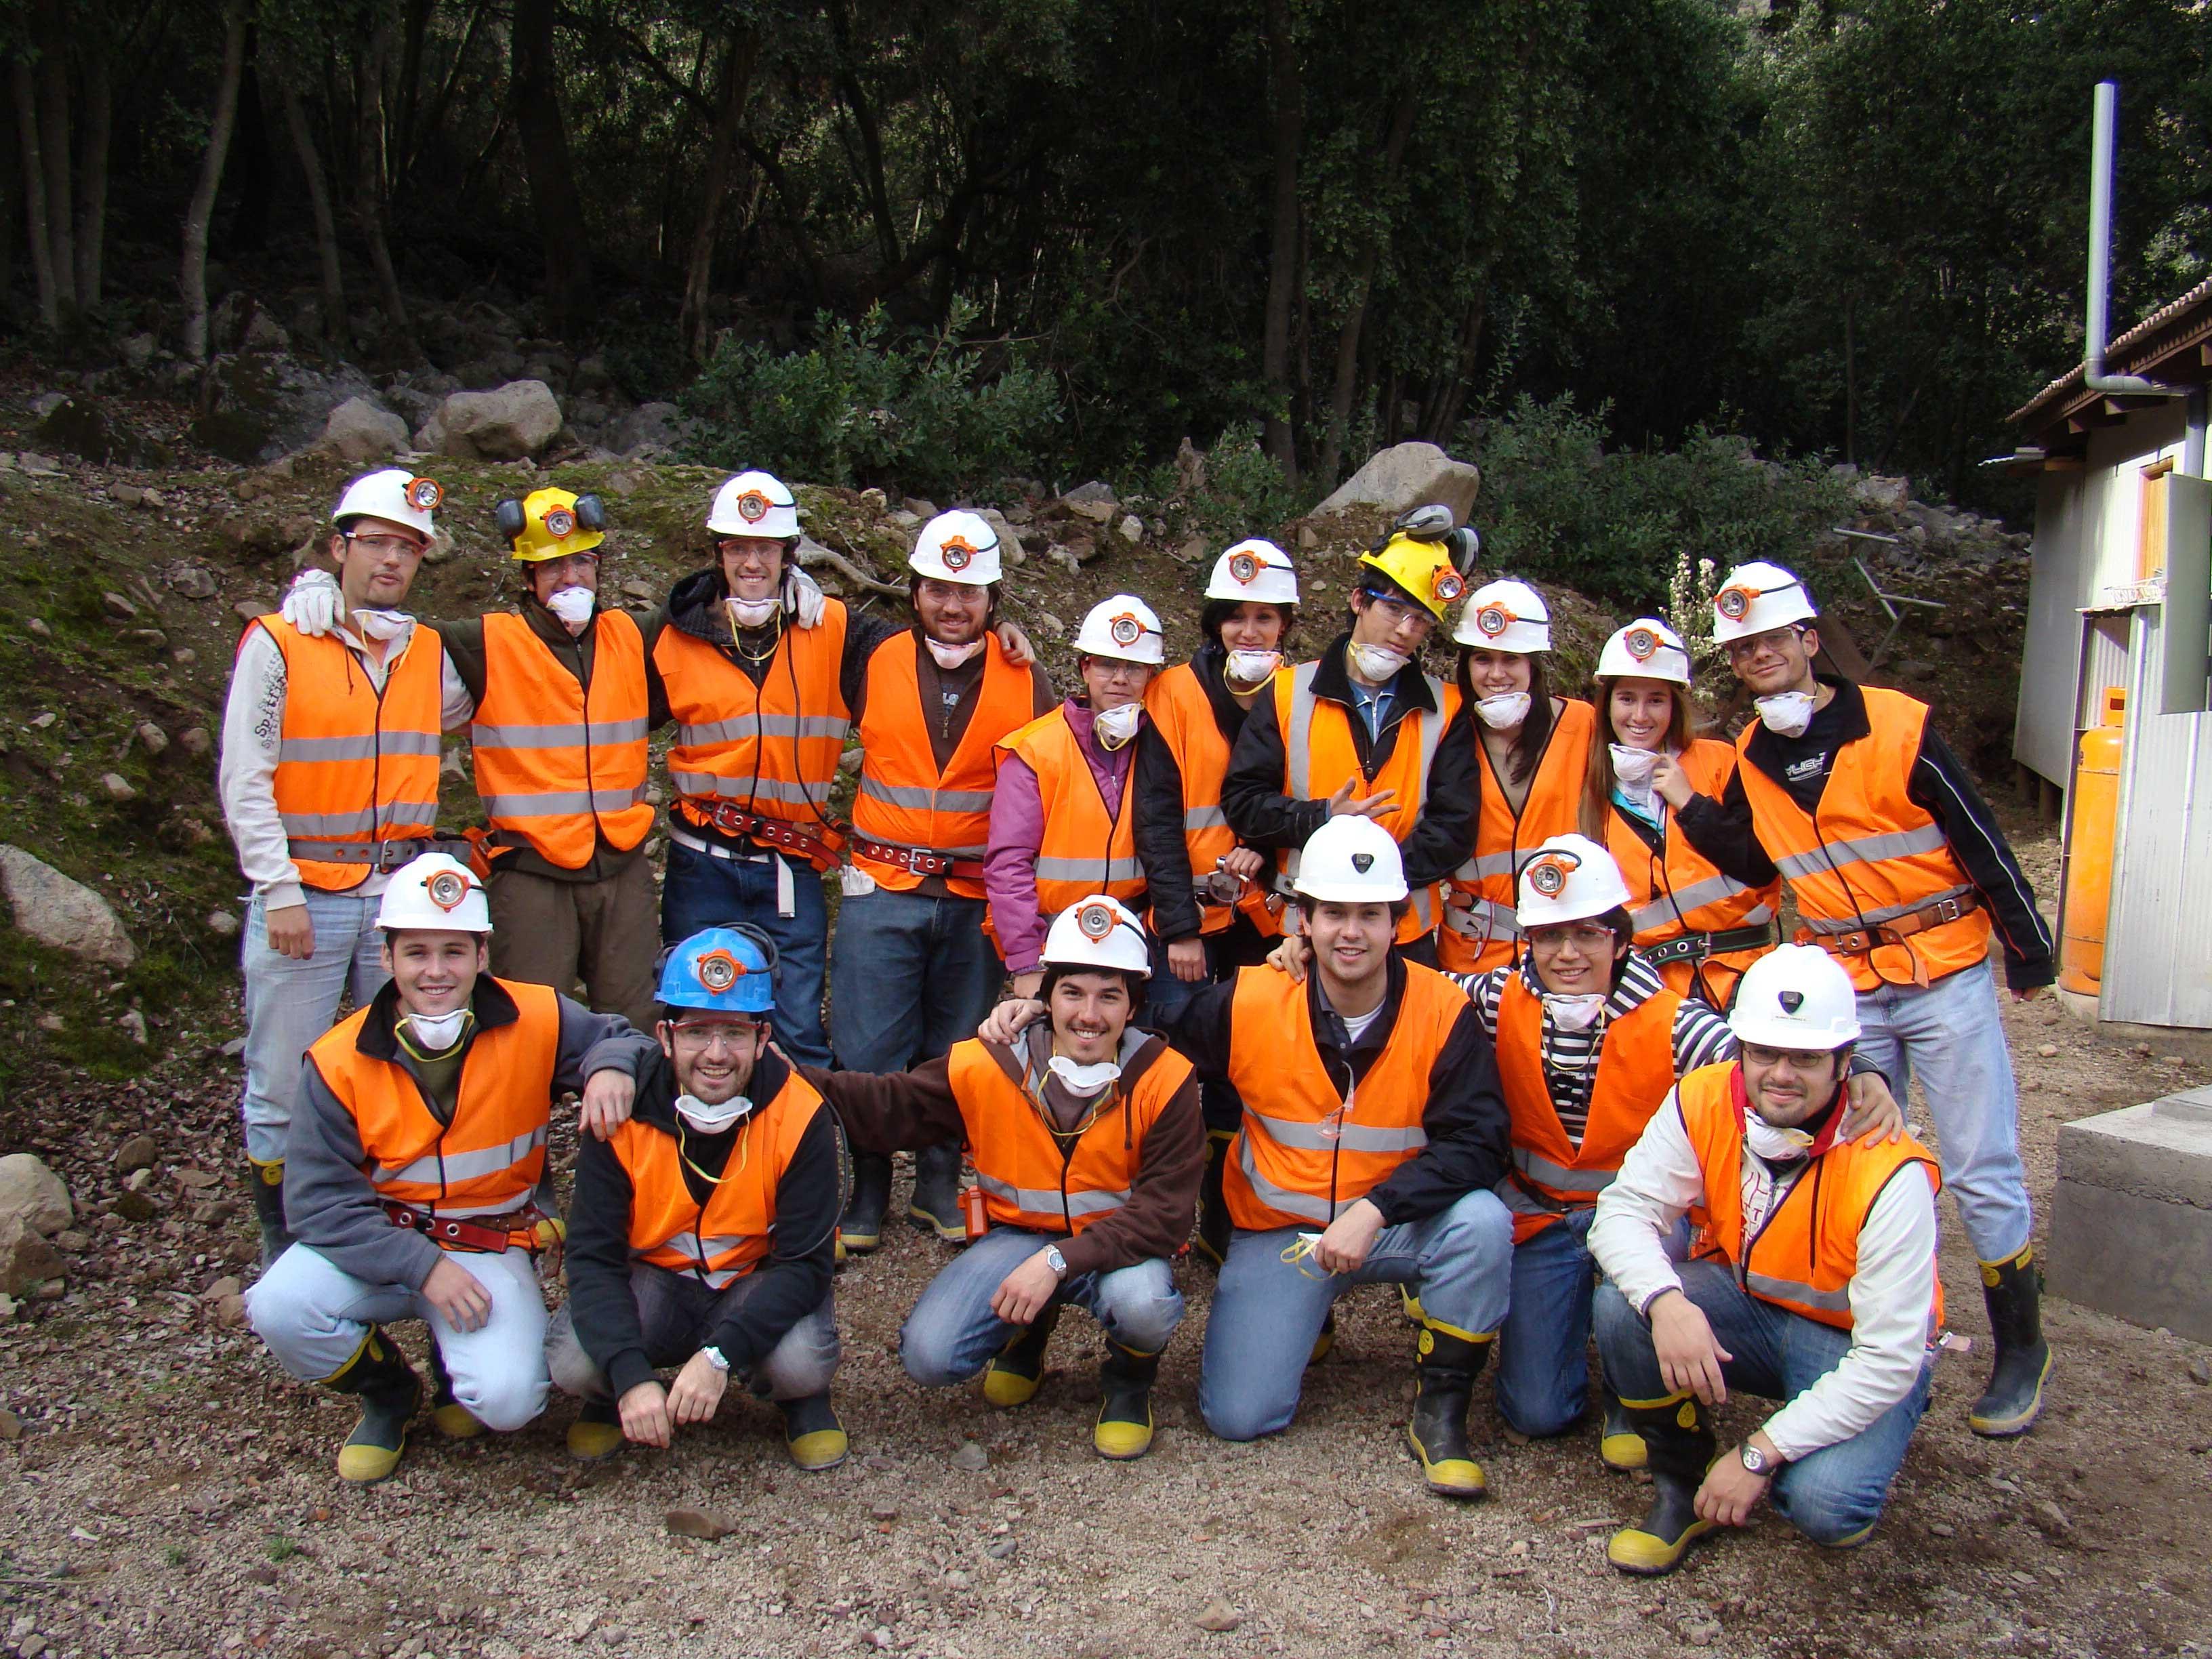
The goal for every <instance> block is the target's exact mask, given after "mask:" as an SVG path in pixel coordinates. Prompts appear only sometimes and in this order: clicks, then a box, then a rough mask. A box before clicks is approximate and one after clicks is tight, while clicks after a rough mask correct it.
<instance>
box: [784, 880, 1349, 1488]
mask: <svg viewBox="0 0 2212 1659" xmlns="http://www.w3.org/2000/svg"><path fill="white" fill-rule="evenodd" d="M1041 971H1042V975H1043V992H1044V999H1045V1000H1044V1002H1043V1003H1042V1005H1040V1004H1037V1003H1035V1002H1023V1003H1015V1004H1006V1005H1002V1006H1001V1010H1000V1013H999V1014H996V1015H994V1018H993V1022H992V1024H993V1025H994V1027H995V1026H996V1025H998V1024H999V1023H1000V1021H1001V1020H1002V1019H1005V1018H1007V1015H1008V1013H1009V1011H1021V1012H1020V1013H1019V1014H1018V1016H1017V1018H1015V1019H1014V1022H1013V1024H1012V1026H1011V1028H1010V1029H1008V1030H1007V1031H1006V1037H1005V1039H1004V1040H1000V1039H996V1038H992V1037H988V1036H978V1037H976V1038H975V1039H971V1040H970V1041H969V1042H960V1043H956V1044H954V1045H953V1048H952V1051H951V1053H950V1054H947V1055H945V1057H943V1058H942V1059H939V1060H929V1061H927V1062H926V1063H924V1064H923V1065H921V1066H917V1067H915V1069H914V1070H913V1071H911V1072H908V1073H899V1074H893V1075H890V1076H884V1077H872V1076H869V1075H867V1074H866V1073H860V1072H839V1073H834V1074H832V1073H810V1076H811V1078H812V1080H813V1081H815V1082H816V1083H817V1084H819V1085H821V1086H822V1089H823V1093H825V1094H826V1095H828V1096H829V1098H830V1100H831V1101H832V1102H833V1103H835V1104H836V1107H837V1109H838V1111H839V1113H840V1114H841V1115H842V1116H843V1118H844V1120H845V1124H846V1127H847V1129H848V1132H849V1133H851V1135H852V1137H853V1143H854V1146H856V1147H858V1148H860V1149H861V1150H863V1151H870V1152H878V1153H889V1152H892V1151H894V1150H896V1149H897V1148H900V1147H907V1146H928V1145H931V1144H932V1143H933V1142H937V1141H942V1140H945V1139H948V1138H951V1139H958V1138H962V1137H964V1138H965V1139H966V1140H967V1142H968V1146H969V1151H970V1152H971V1154H972V1155H973V1156H974V1158H975V1184H976V1191H975V1192H974V1193H971V1194H969V1198H970V1200H971V1201H974V1200H980V1202H981V1208H982V1212H983V1218H984V1219H985V1221H986V1223H987V1227H988V1231H984V1232H983V1233H982V1234H981V1237H978V1238H976V1239H975V1242H974V1243H971V1244H970V1245H969V1247H968V1249H966V1250H965V1251H963V1253H962V1254H961V1255H960V1256H959V1257H958V1258H957V1260H955V1261H953V1262H952V1263H951V1266H949V1267H946V1268H945V1270H944V1272H942V1273H939V1274H938V1275H937V1277H936V1278H935V1279H932V1280H931V1281H930V1283H929V1288H928V1289H927V1290H926V1291H923V1292H922V1293H921V1300H920V1301H919V1302H917V1303H916V1304H915V1309H914V1312H913V1313H912V1314H911V1315H909V1316H908V1318H907V1322H906V1328H905V1329H904V1330H903V1331H902V1333H901V1334H900V1338H899V1347H900V1353H901V1356H902V1358H903V1359H904V1360H905V1362H906V1369H907V1374H908V1376H912V1377H913V1378H914V1379H915V1381H916V1382H918V1383H923V1384H925V1385H927V1386H929V1387H945V1386H948V1385H950V1384H952V1383H963V1382H965V1381H967V1379H968V1378H969V1377H971V1376H975V1374H976V1372H978V1371H984V1372H985V1376H984V1379H983V1395H984V1398H985V1399H987V1400H988V1401H990V1402H991V1403H992V1404H993V1405H994V1406H1018V1405H1022V1404H1024V1402H1026V1401H1028V1400H1029V1399H1030V1396H1031V1395H1035V1394H1036V1390H1037V1385H1038V1383H1040V1382H1041V1381H1042V1378H1043V1375H1044V1356H1045V1346H1046V1344H1047V1343H1048V1341H1049V1340H1051V1337H1052V1331H1053V1327H1054V1325H1055V1324H1056V1323H1057V1322H1058V1321H1059V1318H1060V1309H1061V1308H1062V1307H1063V1306H1064V1305H1065V1304H1067V1303H1070V1302H1073V1303H1075V1304H1077V1305H1079V1306H1080V1307H1082V1308H1084V1309H1085V1310H1087V1311H1088V1312H1089V1313H1090V1314H1091V1316H1092V1317H1094V1318H1095V1319H1097V1322H1099V1324H1100V1325H1101V1326H1102V1327H1103V1328H1104V1330H1105V1333H1106V1357H1105V1358H1104V1360H1103V1361H1102V1362H1101V1364H1100V1365H1099V1377H1098V1380H1099V1390H1100V1393H1101V1395H1102V1396H1103V1402H1102V1404H1101V1405H1100V1407H1099V1408H1098V1422H1097V1427H1096V1429H1095V1430H1094V1431H1092V1436H1091V1443H1092V1445H1093V1447H1094V1448H1095V1449H1097V1453H1098V1455H1100V1456H1102V1457H1110V1458H1117V1459H1126V1458H1133V1457H1141V1456H1143V1455H1145V1453H1146V1451H1147V1450H1149V1449H1151V1446H1152V1379H1153V1377H1154V1376H1155V1375H1156V1374H1157V1372H1158V1370H1159V1363H1160V1350H1161V1349H1163V1348H1164V1347H1165V1346H1167V1342H1168V1339H1169V1338H1170V1336H1172V1335H1173V1334H1175V1329H1176V1325H1178V1324H1179V1323H1180V1322H1182V1292H1181V1291H1177V1290H1176V1283H1175V1274H1174V1272H1173V1270H1172V1269H1171V1268H1170V1267H1169V1265H1168V1261H1169V1258H1170V1257H1171V1256H1172V1255H1174V1254H1175V1253H1176V1251H1177V1250H1178V1249H1182V1244H1183V1241H1184V1240H1185V1239H1186V1238H1187V1237H1189V1234H1190V1219H1191V1212H1192V1211H1193V1210H1194V1208H1195V1207H1196V1205H1197V1202H1198V1183H1199V1178H1200V1175H1201V1174H1202V1173H1203V1171H1204V1170H1205V1168H1206V1128H1205V1124H1204V1121H1203V1120H1202V1118H1201V1117H1200V1111H1199V1102H1198V1084H1197V1082H1196V1080H1195V1079H1194V1078H1193V1077H1192V1075H1191V1067H1190V1062H1189V1061H1188V1060H1185V1059H1184V1058H1183V1057H1182V1055H1181V1054H1177V1053H1176V1052H1175V1050H1173V1049H1172V1048H1169V1047H1168V1046H1167V1044H1166V1043H1165V1042H1163V1041H1162V1040H1161V1039H1160V1038H1158V1037H1157V1036H1153V1035H1152V1033H1151V1032H1149V1031H1144V1030H1139V1029H1137V1027H1136V1026H1135V1025H1134V1024H1132V1023H1131V1020H1132V1018H1133V1015H1134V1014H1135V1012H1136V1010H1137V1005H1138V1000H1139V997H1140V996H1141V995H1142V993H1143V987H1144V983H1145V981H1146V979H1147V978H1148V977H1149V976H1150V975H1151V973H1152V955H1151V946H1150V945H1149V944H1148V942H1147V941H1146V937H1145V931H1144V927H1143V926H1142V924H1140V923H1139V921H1137V918H1136V916H1135V915H1133V913H1132V912H1131V911H1130V910H1129V909H1128V908H1127V907H1125V906H1124V905H1122V904H1121V902H1119V901H1118V900H1116V899H1114V898H1110V897H1109V896H1107V895H1105V894H1103V893H1094V894H1091V895H1090V896H1087V897H1083V898H1079V899H1078V900H1077V901H1076V902H1074V903H1073V904H1072V905H1070V906H1068V907H1067V908H1066V909H1065V910H1063V911H1062V912H1061V913H1060V915H1059V916H1058V918H1056V919H1055V920H1054V922H1053V924H1052V927H1051V929H1050V931H1049V932H1048V933H1047V935H1046V938H1045V943H1044V948H1043V952H1042V962H1041ZM1040 1010H1042V1012H1046V1013H1048V1015H1049V1017H1050V1018H1049V1019H1048V1020H1046V1021H1042V1022H1037V1021H1036V1019H1035V1016H1036V1013H1037V1012H1039V1011H1040ZM1022 1024H1030V1029H1029V1030H1027V1031H1026V1032H1022V1031H1021V1026H1022ZM1017 1033H1019V1034H1017ZM1309 1340H1310V1339H1309Z"/></svg>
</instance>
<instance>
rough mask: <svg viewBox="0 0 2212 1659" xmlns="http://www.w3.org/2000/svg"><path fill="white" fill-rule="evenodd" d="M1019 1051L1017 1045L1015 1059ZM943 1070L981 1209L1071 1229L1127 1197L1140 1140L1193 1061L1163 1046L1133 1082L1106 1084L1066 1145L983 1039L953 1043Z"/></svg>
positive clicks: (1005, 1220)
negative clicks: (1105, 1093)
mask: <svg viewBox="0 0 2212 1659" xmlns="http://www.w3.org/2000/svg"><path fill="white" fill-rule="evenodd" d="M1024 1052H1025V1051H1023V1050H1017V1051H1016V1058H1017V1060H1019V1058H1020V1055H1021V1054H1022V1053H1024ZM945 1072H946V1075H947V1077H948V1078H949V1079H950V1080H951V1084H952V1097H953V1098H954V1100H956V1101H957V1102H958V1103H959V1106H960V1121H961V1122H962V1123H963V1125H965V1126H966V1131H967V1137H968V1149H969V1155H970V1156H971V1157H973V1158H975V1184H976V1186H977V1187H978V1188H981V1190H982V1194H983V1209H984V1212H985V1213H987V1215H989V1217H990V1218H991V1219H992V1220H993V1221H994V1222H996V1223H997V1224H998V1225H1000V1226H1005V1227H1029V1228H1032V1229H1035V1230H1036V1231H1040V1232H1063V1233H1079V1232H1081V1231H1083V1230H1084V1229H1085V1228H1086V1227H1088V1226H1090V1225H1092V1224H1093V1223H1095V1222H1097V1220H1098V1219H1099V1218H1101V1217H1103V1216H1107V1215H1111V1214H1112V1213H1113V1212H1115V1211H1116V1210H1118V1209H1120V1208H1121V1206H1123V1205H1125V1204H1127V1202H1128V1201H1129V1194H1130V1192H1131V1190H1132V1189H1133V1188H1134V1186H1135V1185H1136V1180H1137V1171H1138V1170H1139V1169H1140V1168H1141V1167H1142V1166H1143V1164H1144V1155H1145V1137H1146V1135H1148V1134H1150V1133H1152V1125H1153V1124H1155V1123H1157V1122H1158V1121H1159V1116H1160V1114H1161V1113H1162V1112H1164V1111H1165V1110H1166V1109H1167V1107H1168V1103H1169V1102H1170V1101H1172V1100H1173V1099H1174V1098H1175V1097H1176V1092H1177V1091H1179V1090H1181V1089H1182V1085H1184V1083H1185V1082H1187V1081H1188V1079H1189V1077H1190V1073H1191V1066H1190V1062H1189V1061H1188V1060H1185V1059H1184V1058H1183V1057H1182V1055H1181V1054H1177V1053H1176V1051H1175V1050H1174V1049H1172V1048H1164V1049H1163V1050H1161V1051H1160V1053H1159V1054H1157V1055H1156V1056H1154V1058H1153V1060H1152V1063H1151V1064H1150V1065H1148V1066H1146V1068H1145V1069H1144V1071H1143V1072H1142V1073H1140V1074H1139V1076H1138V1078H1137V1080H1136V1082H1135V1083H1134V1084H1132V1085H1128V1086H1127V1087H1124V1086H1123V1085H1121V1084H1118V1083H1117V1084H1116V1085H1114V1091H1113V1094H1112V1097H1111V1098H1110V1099H1109V1100H1104V1101H1102V1102H1101V1103H1100V1104H1099V1108H1098V1110H1097V1113H1096V1114H1095V1115H1093V1116H1092V1117H1091V1121H1090V1123H1089V1125H1088V1126H1087V1127H1085V1129H1084V1130H1083V1132H1082V1133H1080V1134H1079V1135H1077V1136H1075V1137H1074V1138H1073V1141H1072V1142H1063V1141H1062V1140H1061V1139H1059V1138H1058V1137H1056V1136H1054V1133H1053V1132H1052V1129H1051V1128H1050V1127H1049V1120H1048V1116H1047V1115H1046V1109H1045V1108H1044V1107H1043V1105H1042V1103H1040V1102H1039V1101H1038V1100H1037V1099H1036V1097H1035V1096H1034V1095H1033V1094H1032V1093H1031V1092H1030V1088H1028V1087H1025V1086H1024V1085H1023V1084H1022V1083H1019V1082H1017V1081H1016V1080H1015V1079H1013V1078H1012V1077H1010V1076H1009V1075H1007V1073H1006V1066H1004V1065H1002V1064H1001V1063H1000V1059H999V1056H998V1054H994V1052H993V1051H992V1050H991V1049H989V1048H987V1047H985V1046H984V1044H983V1042H982V1041H981V1039H980V1038H976V1037H970V1038H969V1040H968V1041H967V1042H956V1043H954V1044H953V1045H952V1048H951V1051H950V1052H949V1053H948V1054H946V1055H945Z"/></svg>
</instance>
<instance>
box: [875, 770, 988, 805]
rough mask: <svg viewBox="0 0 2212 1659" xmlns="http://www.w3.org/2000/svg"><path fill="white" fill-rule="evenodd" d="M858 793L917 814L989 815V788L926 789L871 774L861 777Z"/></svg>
mask: <svg viewBox="0 0 2212 1659" xmlns="http://www.w3.org/2000/svg"><path fill="white" fill-rule="evenodd" d="M860 793H861V794H862V795H864V796H866V798H867V799H870V800H873V801H881V802H882V803H883V804H884V805H886V806H903V807H906V808H908V809H909V810H911V811H917V812H987V811H990V810H991V792H990V791H989V790H987V789H927V788H921V787H917V786H915V785H914V784H909V783H885V782H884V781H883V780H882V779H881V778H878V777H876V776H874V775H872V774H870V773H867V772H863V773H861V774H860Z"/></svg>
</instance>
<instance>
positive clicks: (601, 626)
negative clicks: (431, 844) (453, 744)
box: [469, 611, 653, 870]
mask: <svg viewBox="0 0 2212 1659" xmlns="http://www.w3.org/2000/svg"><path fill="white" fill-rule="evenodd" d="M592 629H593V635H592V684H591V689H590V690H588V691H586V690H585V688H584V686H583V684H582V683H581V682H580V681H579V680H578V679H577V678H576V676H575V674H574V673H573V672H572V671H570V670H569V669H568V668H567V667H566V666H564V665H562V662H561V661H560V659H558V658H556V656H555V655H554V654H553V652H552V650H551V648H550V647H548V646H547V645H546V643H545V641H543V640H541V639H539V638H538V635H536V634H535V633H534V632H533V631H532V629H531V626H530V623H528V621H526V619H525V618H523V617H519V616H516V615H514V614H513V613H512V612H508V611H501V612H495V613H494V614H492V615H490V616H488V617H485V618H484V619H483V642H484V694H483V702H480V703H478V704H477V712H476V717H475V719H474V720H472V721H471V723H470V726H469V742H470V744H471V747H472V748H473V750H474V751H475V754H476V770H477V794H478V795H479V796H480V797H481V798H482V799H483V809H484V817H486V818H488V819H489V821H490V823H491V827H492V828H493V829H495V830H498V831H501V832H502V833H504V834H506V835H507V836H520V838H521V839H523V840H525V841H527V842H529V843H530V844H531V846H532V847H533V848H536V849H537V851H538V855H539V856H540V857H542V858H544V860H546V861H547V862H548V863H549V864H556V865H558V866H561V868H562V869H564V870H580V869H582V868H583V867H584V866H585V865H586V864H588V863H590V862H591V859H592V853H593V851H595V850H596V848H597V847H598V844H599V837H600V836H605V838H606V842H607V845H608V846H610V847H612V848H616V849H617V850H618V851H621V852H628V851H629V849H630V848H633V847H635V846H636V845H637V844H638V843H639V842H641V841H643V840H644V839H645V837H646V832H647V830H649V829H652V828H653V808H652V807H650V806H649V805H647V804H646V799H645V761H646V743H645V732H646V693H645V637H644V635H641V634H640V633H639V632H638V629H637V624H636V623H634V622H632V621H631V620H630V619H629V616H628V614H627V613H625V612H623V611H600V612H599V614H598V615H597V616H595V617H593V618H592Z"/></svg>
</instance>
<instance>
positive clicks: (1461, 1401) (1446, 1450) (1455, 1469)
mask: <svg viewBox="0 0 2212 1659" xmlns="http://www.w3.org/2000/svg"><path fill="white" fill-rule="evenodd" d="M1495 1336H1496V1333H1494V1332H1493V1333H1492V1334H1490V1335H1487V1336H1477V1335H1476V1334H1474V1332H1472V1331H1462V1330H1460V1329H1458V1328H1456V1327H1454V1326H1450V1325H1447V1324H1444V1323H1443V1322H1442V1321H1440V1320H1435V1319H1430V1318H1427V1317H1424V1318H1423V1320H1422V1322H1421V1339H1420V1345H1419V1352H1418V1355H1417V1358H1416V1362H1415V1364H1416V1370H1415V1373H1414V1375H1415V1376H1416V1378H1417V1379H1418V1381H1417V1383H1416V1387H1417V1389H1419V1392H1418V1393H1417V1394H1416V1395H1414V1397H1413V1419H1412V1420H1411V1421H1410V1422H1408V1423H1407V1425H1406V1445H1407V1449H1409V1450H1410V1451H1411V1452H1412V1453H1413V1456H1414V1457H1415V1458H1416V1459H1417V1460H1418V1461H1419V1463H1420V1466H1421V1476H1422V1478H1423V1479H1424V1480H1426V1481H1427V1482H1428V1486H1429V1490H1430V1491H1431V1492H1435V1493H1437V1495H1439V1496H1440V1497H1444V1498H1480V1497H1481V1496H1483V1494H1484V1493H1486V1492H1488V1491H1489V1490H1490V1483H1489V1480H1488V1479H1487V1478H1486V1476H1485V1475H1484V1474H1483V1472H1482V1465H1481V1464H1480V1463H1478V1462H1475V1461H1474V1453H1473V1452H1472V1451H1470V1450H1469V1449H1468V1443H1467V1408H1468V1401H1469V1400H1470V1399H1471V1398H1473V1396H1474V1379H1475V1378H1476V1377H1478V1376H1481V1375H1482V1368H1483V1367H1484V1366H1485V1365H1486V1364H1489V1362H1490V1348H1491V1344H1492V1340H1494V1339H1495Z"/></svg>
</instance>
